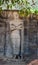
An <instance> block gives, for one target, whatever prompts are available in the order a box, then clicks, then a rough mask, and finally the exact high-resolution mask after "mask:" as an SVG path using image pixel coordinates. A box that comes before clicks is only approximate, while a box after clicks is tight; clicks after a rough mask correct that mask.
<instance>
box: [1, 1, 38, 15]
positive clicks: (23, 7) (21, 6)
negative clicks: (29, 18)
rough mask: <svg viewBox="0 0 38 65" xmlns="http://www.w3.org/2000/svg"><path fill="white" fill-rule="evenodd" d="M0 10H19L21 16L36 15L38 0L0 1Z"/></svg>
mask: <svg viewBox="0 0 38 65" xmlns="http://www.w3.org/2000/svg"><path fill="white" fill-rule="evenodd" d="M1 10H20V14H21V15H23V16H24V15H28V14H30V13H35V14H38V0H0V11H1Z"/></svg>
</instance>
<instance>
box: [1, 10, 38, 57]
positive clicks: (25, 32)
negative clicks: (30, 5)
mask: <svg viewBox="0 0 38 65" xmlns="http://www.w3.org/2000/svg"><path fill="white" fill-rule="evenodd" d="M3 14H5V16H4V17H3ZM1 21H2V22H1ZM14 21H15V20H14V18H13V12H6V11H5V12H3V13H2V17H0V56H4V55H6V56H7V57H13V51H14V50H13V49H14V48H13V41H14V40H13V36H12V35H13V31H14V30H15V31H16V30H17V31H19V30H21V33H20V34H19V35H17V36H18V38H19V37H20V40H21V39H22V40H21V42H20V41H18V42H20V44H21V46H20V47H21V48H20V50H21V51H20V50H19V52H20V54H21V55H23V56H24V58H25V56H27V57H30V56H31V58H32V56H35V58H36V57H37V58H38V15H35V14H31V15H30V16H29V17H27V18H25V19H24V18H23V19H20V18H19V19H18V20H17V21H18V22H19V23H17V24H15V23H14ZM17 21H16V22H17ZM20 21H21V23H20ZM10 22H12V23H10ZM13 23H14V24H13ZM19 24H20V25H19ZM10 25H11V27H10ZM14 25H15V27H14ZM18 25H19V26H18ZM22 27H23V28H22ZM10 28H11V29H10ZM14 34H18V33H14ZM20 35H21V36H20ZM11 36H12V37H11ZM15 40H17V39H15ZM18 40H19V39H18ZM16 42H17V41H16ZM16 42H15V41H14V44H15V43H16ZM18 42H17V43H18ZM18 44H19V43H18ZM16 47H18V45H16ZM17 49H18V48H17ZM15 53H16V52H15Z"/></svg>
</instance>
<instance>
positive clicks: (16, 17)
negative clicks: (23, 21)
mask: <svg viewBox="0 0 38 65" xmlns="http://www.w3.org/2000/svg"><path fill="white" fill-rule="evenodd" d="M13 17H14V19H18V18H19V14H18V12H17V11H14V12H13Z"/></svg>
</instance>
